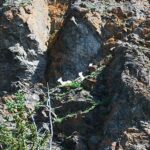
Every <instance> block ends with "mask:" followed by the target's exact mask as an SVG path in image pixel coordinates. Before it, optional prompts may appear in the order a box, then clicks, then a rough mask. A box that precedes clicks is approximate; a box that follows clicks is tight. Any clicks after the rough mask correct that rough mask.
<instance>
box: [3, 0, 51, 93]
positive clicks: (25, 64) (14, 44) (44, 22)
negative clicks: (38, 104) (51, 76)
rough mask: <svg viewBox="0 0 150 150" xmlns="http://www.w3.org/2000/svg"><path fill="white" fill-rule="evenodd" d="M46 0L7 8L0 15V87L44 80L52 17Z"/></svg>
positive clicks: (37, 0) (11, 88)
mask: <svg viewBox="0 0 150 150" xmlns="http://www.w3.org/2000/svg"><path fill="white" fill-rule="evenodd" d="M48 14H49V12H48V6H47V2H46V1H43V0H33V1H32V3H31V4H30V5H28V6H26V7H19V8H13V7H12V8H11V9H8V8H4V7H3V9H2V10H1V16H0V58H1V60H0V81H1V84H0V91H4V90H14V89H18V88H23V87H24V85H26V87H27V85H29V84H30V83H35V82H42V81H43V79H44V71H45V66H46V55H45V52H46V50H47V44H46V42H47V41H48V39H49V31H50V18H49V15H48Z"/></svg>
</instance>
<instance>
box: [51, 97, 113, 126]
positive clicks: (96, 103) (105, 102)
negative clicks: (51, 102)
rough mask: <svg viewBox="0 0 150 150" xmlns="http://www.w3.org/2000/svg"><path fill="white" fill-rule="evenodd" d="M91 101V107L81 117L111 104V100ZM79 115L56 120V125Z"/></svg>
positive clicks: (69, 115)
mask: <svg viewBox="0 0 150 150" xmlns="http://www.w3.org/2000/svg"><path fill="white" fill-rule="evenodd" d="M90 101H91V105H92V106H91V107H89V108H87V109H85V110H83V111H81V112H80V114H81V115H85V114H88V113H89V112H91V111H92V110H94V109H95V108H96V107H97V106H106V107H107V106H108V105H110V103H111V99H105V100H101V101H95V100H90ZM77 114H78V112H77V113H70V114H68V115H66V116H64V117H61V118H59V117H58V118H55V120H54V123H58V124H62V123H63V122H64V121H65V120H67V119H69V118H74V117H76V116H77ZM104 115H105V114H104Z"/></svg>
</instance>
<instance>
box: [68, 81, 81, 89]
mask: <svg viewBox="0 0 150 150" xmlns="http://www.w3.org/2000/svg"><path fill="white" fill-rule="evenodd" d="M66 86H69V87H71V88H73V89H75V88H78V87H81V83H80V82H77V81H72V82H71V83H70V84H67V85H66Z"/></svg>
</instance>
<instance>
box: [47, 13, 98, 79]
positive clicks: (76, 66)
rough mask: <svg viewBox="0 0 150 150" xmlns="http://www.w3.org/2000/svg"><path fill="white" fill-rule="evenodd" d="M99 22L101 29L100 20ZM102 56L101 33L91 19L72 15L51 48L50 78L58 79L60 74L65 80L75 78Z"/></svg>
mask: <svg viewBox="0 0 150 150" xmlns="http://www.w3.org/2000/svg"><path fill="white" fill-rule="evenodd" d="M81 14H82V13H81ZM95 18H97V17H95ZM95 20H96V19H95ZM98 23H99V26H98V27H99V29H100V20H98ZM100 56H101V38H100V34H99V33H98V32H97V31H96V30H95V29H94V27H93V26H92V25H91V24H90V20H88V19H85V20H84V18H83V17H82V15H76V14H73V15H70V16H69V17H68V18H67V19H66V22H65V24H64V27H63V28H62V30H61V31H60V34H59V37H58V38H57V40H56V42H55V45H54V47H53V48H52V49H50V60H51V61H50V64H49V66H48V79H49V80H50V81H56V80H57V79H58V78H59V77H60V76H62V78H63V79H64V80H68V79H74V78H76V77H77V76H78V73H79V72H81V71H82V72H84V71H86V70H87V69H88V65H89V63H91V62H96V61H97V60H98V59H99V58H100Z"/></svg>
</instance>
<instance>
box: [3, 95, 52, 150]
mask: <svg viewBox="0 0 150 150" xmlns="http://www.w3.org/2000/svg"><path fill="white" fill-rule="evenodd" d="M6 108H7V110H8V112H9V113H10V114H9V116H7V117H5V122H4V123H3V124H1V125H0V144H1V146H2V147H3V149H4V150H37V149H39V150H45V149H46V148H47V147H48V140H49V139H50V132H49V131H47V130H46V131H45V132H44V133H39V132H38V129H37V126H36V124H35V122H34V121H33V122H31V121H29V118H32V115H33V113H34V111H33V112H30V111H29V109H28V108H27V107H26V105H25V97H24V95H23V94H22V93H17V94H16V96H15V99H14V100H13V101H10V100H6Z"/></svg>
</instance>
